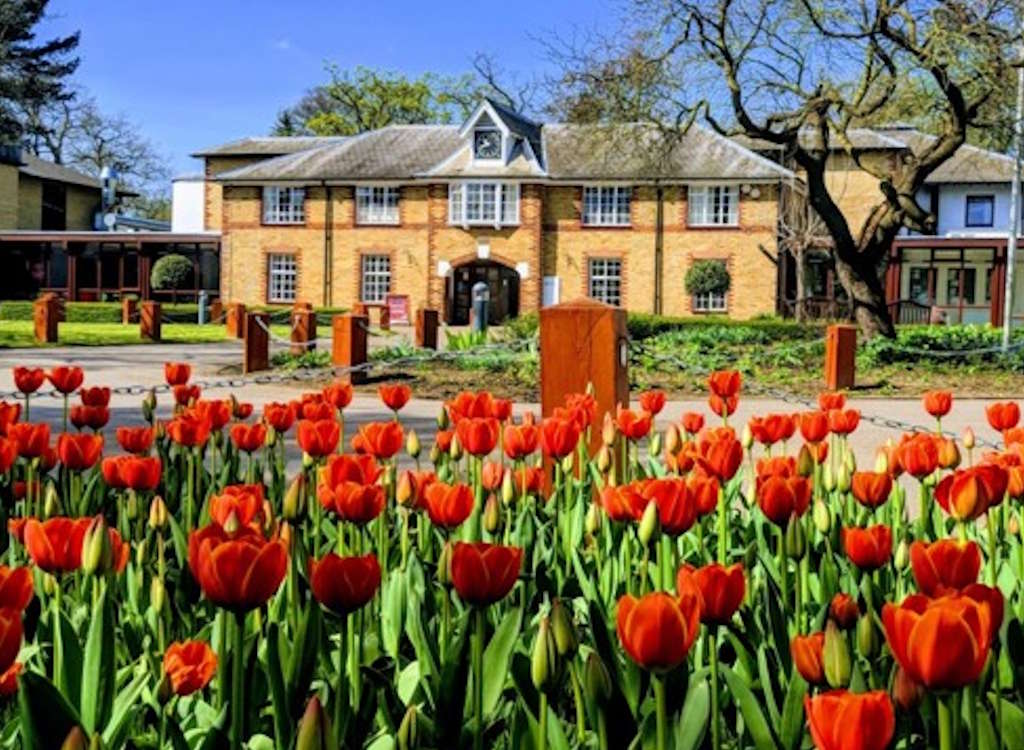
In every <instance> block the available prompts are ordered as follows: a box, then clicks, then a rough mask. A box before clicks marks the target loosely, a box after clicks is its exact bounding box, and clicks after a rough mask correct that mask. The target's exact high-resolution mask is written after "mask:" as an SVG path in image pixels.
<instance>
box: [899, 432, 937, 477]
mask: <svg viewBox="0 0 1024 750" xmlns="http://www.w3.org/2000/svg"><path fill="white" fill-rule="evenodd" d="M896 461H897V462H898V464H899V466H900V468H901V469H902V470H903V471H905V472H907V473H908V474H910V475H911V476H913V477H916V478H917V479H922V478H924V477H927V476H930V475H931V474H933V473H934V472H935V470H936V469H937V468H939V448H938V445H937V444H936V442H935V436H934V435H931V434H926V433H923V432H918V433H914V434H913V435H904V436H903V437H902V438H901V439H900V443H899V445H898V446H897V447H896Z"/></svg>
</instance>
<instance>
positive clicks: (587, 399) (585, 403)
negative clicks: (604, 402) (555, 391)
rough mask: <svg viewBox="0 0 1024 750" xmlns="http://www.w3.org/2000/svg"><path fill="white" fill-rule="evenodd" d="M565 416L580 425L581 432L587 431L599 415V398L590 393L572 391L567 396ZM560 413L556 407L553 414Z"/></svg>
mask: <svg viewBox="0 0 1024 750" xmlns="http://www.w3.org/2000/svg"><path fill="white" fill-rule="evenodd" d="M564 411H565V416H569V417H571V419H572V420H573V421H574V422H575V423H576V424H577V425H578V426H579V428H580V434H581V435H582V434H583V433H584V432H586V431H587V428H588V427H590V426H592V425H593V424H594V419H595V418H596V417H597V399H596V398H594V397H593V396H592V395H590V394H589V393H570V394H569V395H568V396H566V397H565V410H564ZM557 414H558V410H557V409H556V410H555V411H554V412H553V413H552V415H553V416H555V415H557Z"/></svg>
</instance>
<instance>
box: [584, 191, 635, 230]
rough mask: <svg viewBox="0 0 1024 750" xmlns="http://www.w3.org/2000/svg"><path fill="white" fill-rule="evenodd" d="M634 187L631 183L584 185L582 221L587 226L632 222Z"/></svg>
mask: <svg viewBox="0 0 1024 750" xmlns="http://www.w3.org/2000/svg"><path fill="white" fill-rule="evenodd" d="M632 209H633V188H632V187H630V186H629V185H584V186H583V206H582V211H581V217H580V221H581V223H582V224H583V226H585V227H628V226H630V225H631V224H632V213H633V211H632Z"/></svg>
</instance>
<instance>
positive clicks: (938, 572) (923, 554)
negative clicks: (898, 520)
mask: <svg viewBox="0 0 1024 750" xmlns="http://www.w3.org/2000/svg"><path fill="white" fill-rule="evenodd" d="M910 567H911V569H912V570H913V572H914V580H915V581H916V582H917V588H918V589H919V590H920V592H921V593H922V594H924V595H925V596H930V597H937V596H943V595H944V594H951V593H953V592H955V591H959V590H961V589H963V588H966V587H967V586H970V585H971V584H972V583H974V582H976V581H977V580H978V573H979V571H980V570H981V551H980V549H979V548H978V545H977V544H976V543H974V542H960V541H956V540H954V539H940V540H939V541H937V542H932V543H931V544H927V543H925V542H922V541H916V542H914V543H913V544H911V545H910Z"/></svg>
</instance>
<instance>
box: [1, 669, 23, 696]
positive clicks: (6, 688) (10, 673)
mask: <svg viewBox="0 0 1024 750" xmlns="http://www.w3.org/2000/svg"><path fill="white" fill-rule="evenodd" d="M24 668H25V665H23V664H22V663H21V662H20V661H16V662H14V663H13V664H11V666H9V667H8V668H7V671H6V672H4V673H3V674H0V696H4V697H10V696H12V695H14V694H15V693H17V692H18V675H20V674H21V672H22V670H23V669H24Z"/></svg>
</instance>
